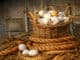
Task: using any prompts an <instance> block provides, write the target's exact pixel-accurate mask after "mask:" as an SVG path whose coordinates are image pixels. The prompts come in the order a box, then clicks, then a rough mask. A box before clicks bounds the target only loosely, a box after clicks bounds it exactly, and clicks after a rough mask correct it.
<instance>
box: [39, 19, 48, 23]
mask: <svg viewBox="0 0 80 60" xmlns="http://www.w3.org/2000/svg"><path fill="white" fill-rule="evenodd" d="M48 21H49V19H46V18H41V19H38V22H39V23H40V24H47V23H48Z"/></svg>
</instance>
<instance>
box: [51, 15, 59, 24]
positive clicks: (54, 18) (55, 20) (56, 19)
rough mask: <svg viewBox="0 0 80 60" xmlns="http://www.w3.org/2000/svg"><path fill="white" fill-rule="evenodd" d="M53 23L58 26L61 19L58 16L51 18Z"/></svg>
mask: <svg viewBox="0 0 80 60" xmlns="http://www.w3.org/2000/svg"><path fill="white" fill-rule="evenodd" d="M51 21H52V23H53V25H56V24H57V23H59V19H58V17H56V16H54V17H51Z"/></svg>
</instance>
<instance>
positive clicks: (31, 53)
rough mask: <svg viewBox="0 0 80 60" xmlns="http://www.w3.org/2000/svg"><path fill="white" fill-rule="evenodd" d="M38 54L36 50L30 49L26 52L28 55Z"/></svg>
mask: <svg viewBox="0 0 80 60" xmlns="http://www.w3.org/2000/svg"><path fill="white" fill-rule="evenodd" d="M38 54H39V52H38V50H30V51H29V53H28V55H29V56H36V55H38Z"/></svg>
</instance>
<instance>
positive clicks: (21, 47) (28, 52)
mask: <svg viewBox="0 0 80 60" xmlns="http://www.w3.org/2000/svg"><path fill="white" fill-rule="evenodd" d="M18 48H19V50H20V51H22V54H23V55H28V56H36V55H38V54H39V52H38V50H28V49H27V48H26V45H25V44H19V46H18Z"/></svg>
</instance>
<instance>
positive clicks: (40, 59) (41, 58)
mask: <svg viewBox="0 0 80 60" xmlns="http://www.w3.org/2000/svg"><path fill="white" fill-rule="evenodd" d="M18 57H19V59H20V60H49V59H50V58H52V57H53V55H48V54H39V55H37V56H34V57H31V56H24V55H22V54H21V53H20V52H19V53H18Z"/></svg>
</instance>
